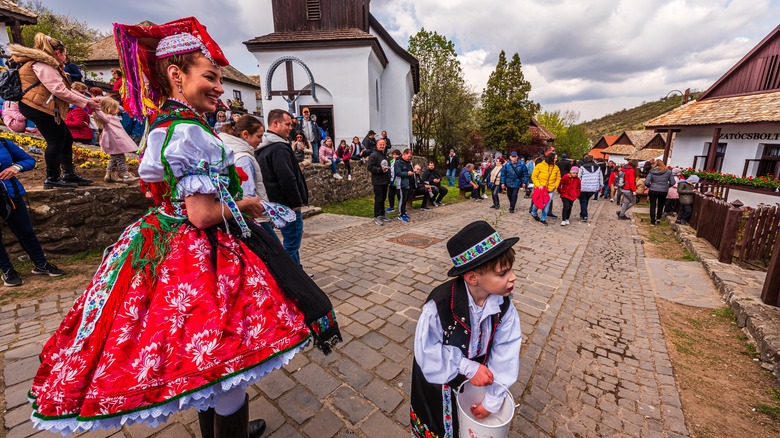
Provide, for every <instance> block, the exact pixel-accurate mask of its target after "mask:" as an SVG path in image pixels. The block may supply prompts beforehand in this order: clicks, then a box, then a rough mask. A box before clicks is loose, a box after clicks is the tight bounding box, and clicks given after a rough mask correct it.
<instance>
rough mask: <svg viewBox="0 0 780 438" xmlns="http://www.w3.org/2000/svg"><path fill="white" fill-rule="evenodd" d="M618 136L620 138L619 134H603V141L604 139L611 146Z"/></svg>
mask: <svg viewBox="0 0 780 438" xmlns="http://www.w3.org/2000/svg"><path fill="white" fill-rule="evenodd" d="M618 138H620V136H619V135H605V136H604V141H606V142H607V144H608V145H610V146H612V145H613V144H615V142H616V141H617V139H618Z"/></svg>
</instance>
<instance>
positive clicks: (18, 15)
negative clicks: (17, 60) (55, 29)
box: [0, 0, 38, 54]
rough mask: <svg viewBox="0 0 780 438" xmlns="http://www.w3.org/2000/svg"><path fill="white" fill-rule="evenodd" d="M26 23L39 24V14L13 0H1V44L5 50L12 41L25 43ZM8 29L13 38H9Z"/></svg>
mask: <svg viewBox="0 0 780 438" xmlns="http://www.w3.org/2000/svg"><path fill="white" fill-rule="evenodd" d="M25 24H38V15H37V14H35V12H32V11H30V10H29V9H26V8H23V7H21V6H19V5H17V4H16V2H13V1H11V0H0V45H1V46H2V49H3V50H5V48H6V47H7V46H8V44H10V43H11V42H13V43H16V44H24V41H23V40H22V25H25ZM8 29H10V30H11V32H10V34H11V38H12V40H9V39H8V34H9V32H8ZM6 54H7V53H6Z"/></svg>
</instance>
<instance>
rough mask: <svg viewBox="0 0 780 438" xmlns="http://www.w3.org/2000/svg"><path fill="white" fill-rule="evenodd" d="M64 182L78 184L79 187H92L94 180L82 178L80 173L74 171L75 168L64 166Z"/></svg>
mask: <svg viewBox="0 0 780 438" xmlns="http://www.w3.org/2000/svg"><path fill="white" fill-rule="evenodd" d="M62 180H63V181H65V182H67V183H71V184H76V185H79V186H89V185H92V180H91V179H86V178H82V177H81V176H80V175H79V174H78V173H76V171H75V170H73V166H70V167H68V166H63V172H62Z"/></svg>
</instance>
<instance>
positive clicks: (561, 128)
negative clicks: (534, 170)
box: [536, 110, 591, 158]
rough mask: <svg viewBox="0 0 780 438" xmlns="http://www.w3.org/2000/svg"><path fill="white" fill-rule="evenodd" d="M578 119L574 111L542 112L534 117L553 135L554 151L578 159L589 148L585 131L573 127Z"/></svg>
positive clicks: (577, 114)
mask: <svg viewBox="0 0 780 438" xmlns="http://www.w3.org/2000/svg"><path fill="white" fill-rule="evenodd" d="M579 118H580V114H579V113H578V112H576V111H572V110H566V111H564V112H561V111H560V110H555V111H542V112H541V113H539V114H538V115H537V116H536V120H537V121H538V122H539V124H540V125H542V126H544V127H545V128H546V129H547V130H548V131H550V132H552V133H553V135H555V151H556V152H557V153H558V154H566V155H568V156H570V157H575V158H579V157H582V156H583V155H585V154H586V153H588V151H589V150H590V147H591V142H590V139H589V138H588V134H587V131H585V129H584V128H582V127H581V126H579V125H575V123H577V120H578V119H579Z"/></svg>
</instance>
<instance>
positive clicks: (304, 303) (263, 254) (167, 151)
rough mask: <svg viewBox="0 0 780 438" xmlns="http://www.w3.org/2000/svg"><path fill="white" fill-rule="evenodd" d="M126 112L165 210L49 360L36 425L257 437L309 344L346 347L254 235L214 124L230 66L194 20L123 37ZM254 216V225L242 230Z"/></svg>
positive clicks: (90, 296) (46, 352)
mask: <svg viewBox="0 0 780 438" xmlns="http://www.w3.org/2000/svg"><path fill="white" fill-rule="evenodd" d="M114 33H115V37H116V42H117V47H118V48H119V54H120V60H121V63H122V68H123V70H124V72H125V75H124V81H125V84H124V86H123V90H127V93H126V95H125V96H124V98H125V99H124V102H125V106H126V108H127V110H128V111H129V112H130V113H131V114H133V115H134V116H135V117H142V116H152V115H153V119H152V122H151V130H150V133H149V135H148V139H147V148H146V152H145V154H144V157H143V159H142V162H141V165H140V166H139V173H140V176H141V178H142V180H143V183H142V189H143V190H144V191H146V192H148V193H151V195H152V197H153V199H154V203H155V207H154V208H152V209H151V210H150V211H149V212H148V213H147V214H146V215H145V216H143V217H142V218H141V219H140V220H139V221H138V222H136V223H134V224H132V225H131V226H130V227H128V228H127V229H126V230H125V231H124V233H123V234H122V236H121V237H120V238H119V240H118V241H117V242H116V243H115V244H114V246H113V247H112V248H111V249H110V251H107V254H106V257H105V258H104V260H103V262H102V263H101V265H100V267H99V268H98V271H97V274H96V275H95V277H94V279H93V280H92V282H91V283H90V285H89V286H88V287H87V289H86V291H85V292H84V293H83V294H82V295H81V296H80V297H79V298H78V299H77V300H76V302H75V304H74V306H73V309H72V310H71V311H70V312H69V313H68V314H67V316H66V317H65V319H64V321H63V322H62V324H61V325H60V328H59V329H58V330H57V331H56V332H55V334H54V335H53V336H52V338H51V339H50V340H49V341H48V342H47V343H46V345H45V346H44V348H43V352H42V353H41V356H40V357H41V361H42V364H41V367H40V369H39V370H38V373H37V375H36V377H35V379H34V380H33V387H32V390H31V397H32V398H33V409H34V412H33V415H32V421H33V423H34V424H35V426H37V427H39V428H42V429H49V430H56V431H60V432H63V433H71V432H81V431H85V430H94V429H101V428H111V427H120V426H121V425H123V424H131V423H145V424H147V425H149V426H152V427H154V426H157V425H159V424H160V423H162V422H164V421H166V420H167V418H168V416H169V415H171V414H173V413H175V412H177V411H181V410H184V409H188V408H190V407H194V408H196V409H197V410H198V411H199V413H198V418H199V420H200V427H201V433H202V435H203V436H204V437H214V436H216V437H247V436H250V437H257V436H260V435H261V434H262V432H263V430H264V429H265V424H264V422H262V420H259V422H258V421H253V422H252V423H251V424H249V421H248V398H247V396H246V391H245V388H246V387H247V386H248V385H251V384H253V383H255V382H256V381H258V380H259V379H260V378H262V377H263V376H265V375H266V374H268V373H269V372H271V371H272V370H274V369H276V368H279V367H281V366H283V365H285V364H286V363H288V362H289V361H290V360H291V359H292V357H293V356H294V355H295V354H296V353H297V352H299V351H301V350H302V349H303V348H304V347H305V346H306V344H307V342H308V341H309V339H310V338H313V339H314V342H315V344H316V345H317V347H318V348H320V349H321V350H322V351H323V352H324V353H325V354H328V353H329V352H330V347H331V346H333V345H334V344H335V343H337V342H339V341H340V340H341V336H340V333H339V330H338V327H337V325H336V321H335V315H334V312H333V310H332V306H331V303H330V301H329V299H328V298H327V296H326V295H325V294H324V293H323V292H322V291H321V290H320V289H319V288H318V287H317V285H316V284H314V282H313V281H312V280H311V279H310V278H309V276H308V275H306V273H304V272H303V270H301V268H300V267H299V266H298V265H297V264H296V263H294V262H293V261H292V259H290V257H289V256H288V255H287V254H286V253H285V252H284V249H283V248H282V246H281V245H279V244H278V242H276V241H274V240H273V238H272V237H271V236H269V235H268V233H266V232H265V231H263V230H262V229H261V228H260V227H259V226H258V225H257V224H256V223H255V222H254V221H253V220H251V218H252V217H257V216H259V215H260V214H262V213H263V207H262V206H261V204H260V201H259V199H258V198H250V197H247V198H242V193H241V189H240V181H239V178H238V174H237V172H236V169H235V166H234V165H233V154H232V153H231V151H230V150H229V149H227V148H225V147H224V145H223V143H222V141H221V140H220V139H219V138H218V137H217V136H216V135H215V134H214V133H213V132H212V131H211V130H210V128H209V126H208V124H207V123H206V121H205V119H204V118H203V116H202V114H203V113H205V112H207V111H214V110H215V108H216V105H217V102H218V99H219V96H220V95H221V94H222V93H223V89H222V86H221V84H220V83H221V79H222V75H221V73H220V67H222V66H226V65H227V64H228V63H227V60H226V59H225V57H224V55H223V54H222V51H221V50H220V49H219V47H218V46H217V45H216V43H215V42H214V41H213V40H212V39H211V38H210V37H209V35H208V33H206V29H205V27H203V26H202V25H201V24H200V23H198V21H197V20H195V19H194V18H187V19H181V20H177V21H174V22H171V23H166V24H163V25H159V26H149V27H146V26H129V25H121V24H115V27H114ZM245 216H248V217H246V218H245Z"/></svg>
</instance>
